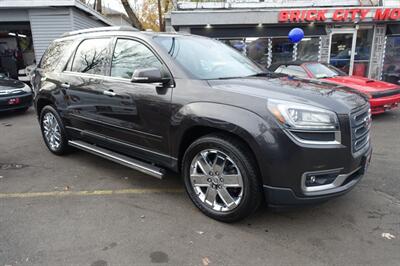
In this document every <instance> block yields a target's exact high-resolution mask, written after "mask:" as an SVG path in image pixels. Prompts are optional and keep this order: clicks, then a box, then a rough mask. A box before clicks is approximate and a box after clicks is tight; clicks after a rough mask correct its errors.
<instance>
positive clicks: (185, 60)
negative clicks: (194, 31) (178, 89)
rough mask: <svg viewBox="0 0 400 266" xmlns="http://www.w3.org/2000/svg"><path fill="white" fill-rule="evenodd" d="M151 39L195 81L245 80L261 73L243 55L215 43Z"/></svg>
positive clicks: (180, 39) (185, 38)
mask: <svg viewBox="0 0 400 266" xmlns="http://www.w3.org/2000/svg"><path fill="white" fill-rule="evenodd" d="M155 40H156V41H157V42H158V43H159V44H160V45H161V46H162V47H163V48H164V49H165V51H166V52H168V54H169V55H170V56H171V57H172V58H173V59H174V60H175V61H176V62H178V63H179V64H180V65H181V66H182V67H183V68H184V69H185V70H186V71H187V72H189V73H191V74H192V75H193V76H194V77H196V78H198V79H218V78H234V77H245V76H252V75H256V74H258V73H261V72H263V71H262V69H260V67H258V66H257V65H256V64H254V63H253V62H252V61H251V60H249V59H248V58H247V57H246V56H244V55H242V54H240V53H239V52H238V51H236V50H234V49H232V48H231V47H229V46H227V45H225V44H223V43H221V42H219V41H216V40H212V39H208V38H203V37H195V36H187V37H186V36H179V37H156V38H155Z"/></svg>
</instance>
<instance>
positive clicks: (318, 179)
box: [305, 174, 337, 187]
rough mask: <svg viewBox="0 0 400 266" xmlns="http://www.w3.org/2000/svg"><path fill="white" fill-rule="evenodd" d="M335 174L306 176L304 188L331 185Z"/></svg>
mask: <svg viewBox="0 0 400 266" xmlns="http://www.w3.org/2000/svg"><path fill="white" fill-rule="evenodd" d="M336 177H337V174H318V175H316V174H311V175H307V176H306V180H305V186H306V187H314V186H322V185H327V184H331V183H332V182H333V181H335V179H336Z"/></svg>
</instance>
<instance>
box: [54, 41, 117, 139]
mask: <svg viewBox="0 0 400 266" xmlns="http://www.w3.org/2000/svg"><path fill="white" fill-rule="evenodd" d="M111 41H112V38H109V37H107V38H93V39H85V40H83V41H82V42H80V44H79V45H78V46H77V48H76V51H75V53H74V55H73V56H72V57H71V58H70V61H69V63H68V65H67V67H66V70H65V71H64V72H63V78H62V82H61V85H60V86H61V87H62V88H63V90H64V94H65V99H66V102H67V116H68V118H69V122H70V123H69V125H68V127H67V128H68V130H70V131H74V132H78V133H79V132H81V131H87V132H89V131H90V132H98V133H100V134H102V133H103V134H104V133H105V131H104V124H103V121H104V119H103V117H104V116H107V114H108V113H110V112H112V109H113V105H114V103H113V100H112V99H110V98H109V97H108V96H107V95H105V94H104V91H106V90H108V89H107V88H106V87H105V85H104V77H105V76H106V75H108V71H109V67H110V60H111V56H110V55H111V52H110V51H111V44H112V42H111Z"/></svg>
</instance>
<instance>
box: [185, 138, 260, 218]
mask: <svg viewBox="0 0 400 266" xmlns="http://www.w3.org/2000/svg"><path fill="white" fill-rule="evenodd" d="M252 158H253V156H252V154H251V153H250V151H249V150H248V148H247V146H245V145H244V144H243V143H242V142H241V141H239V140H237V139H235V138H231V137H229V136H225V135H209V136H205V137H202V138H200V139H198V140H196V141H195V142H193V143H192V144H191V145H190V146H189V148H188V149H187V150H186V152H185V155H184V157H183V169H182V173H183V175H184V182H185V187H186V191H187V193H188V195H189V197H190V198H191V200H192V201H193V203H194V204H195V205H196V206H197V207H198V208H199V209H200V210H201V211H202V212H203V213H205V214H206V215H208V216H210V217H212V218H214V219H216V220H219V221H223V222H233V221H237V220H240V219H242V218H244V217H246V216H248V215H249V214H251V213H252V212H254V211H255V210H256V209H257V208H258V206H259V205H260V203H261V201H262V194H261V186H260V182H259V181H258V177H257V170H256V167H255V165H254V164H253V160H252Z"/></svg>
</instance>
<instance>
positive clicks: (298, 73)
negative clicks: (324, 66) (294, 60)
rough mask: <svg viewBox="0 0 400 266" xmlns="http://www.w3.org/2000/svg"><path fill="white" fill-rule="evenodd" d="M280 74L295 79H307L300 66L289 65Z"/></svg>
mask: <svg viewBox="0 0 400 266" xmlns="http://www.w3.org/2000/svg"><path fill="white" fill-rule="evenodd" d="M281 73H283V74H286V75H290V76H295V77H302V78H307V77H308V75H307V73H306V71H305V70H304V69H303V68H302V67H301V66H294V65H289V66H287V67H286V68H282V71H281Z"/></svg>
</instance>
